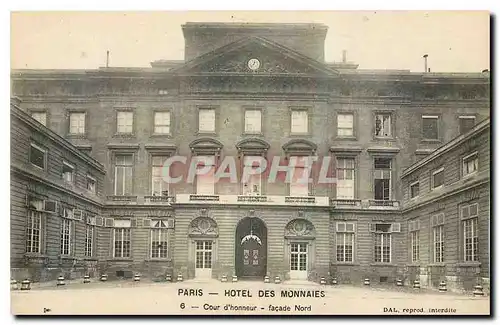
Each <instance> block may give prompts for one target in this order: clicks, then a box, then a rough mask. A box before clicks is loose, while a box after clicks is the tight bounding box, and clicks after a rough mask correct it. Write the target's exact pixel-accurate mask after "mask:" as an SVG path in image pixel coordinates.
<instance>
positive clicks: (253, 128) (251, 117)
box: [245, 110, 262, 133]
mask: <svg viewBox="0 0 500 325" xmlns="http://www.w3.org/2000/svg"><path fill="white" fill-rule="evenodd" d="M261 124H262V122H261V111H260V110H246V111H245V132H255V133H258V132H261Z"/></svg>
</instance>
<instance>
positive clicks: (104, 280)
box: [101, 274, 108, 282]
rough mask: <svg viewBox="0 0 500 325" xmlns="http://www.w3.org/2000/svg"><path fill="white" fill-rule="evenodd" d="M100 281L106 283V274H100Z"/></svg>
mask: <svg viewBox="0 0 500 325" xmlns="http://www.w3.org/2000/svg"><path fill="white" fill-rule="evenodd" d="M101 281H102V282H106V281H108V275H107V274H101Z"/></svg>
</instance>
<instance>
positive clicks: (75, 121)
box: [69, 113, 86, 134]
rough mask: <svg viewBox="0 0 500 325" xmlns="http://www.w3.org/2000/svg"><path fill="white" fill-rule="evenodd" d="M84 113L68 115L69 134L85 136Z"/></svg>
mask: <svg viewBox="0 0 500 325" xmlns="http://www.w3.org/2000/svg"><path fill="white" fill-rule="evenodd" d="M85 115H86V114H85V113H69V133H70V134H85Z"/></svg>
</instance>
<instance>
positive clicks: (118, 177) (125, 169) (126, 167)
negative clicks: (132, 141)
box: [115, 155, 133, 195]
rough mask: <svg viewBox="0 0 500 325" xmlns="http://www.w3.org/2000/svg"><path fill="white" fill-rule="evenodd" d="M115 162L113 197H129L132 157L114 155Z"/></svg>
mask: <svg viewBox="0 0 500 325" xmlns="http://www.w3.org/2000/svg"><path fill="white" fill-rule="evenodd" d="M115 160H116V162H115V195H131V194H132V170H133V169H132V168H133V163H132V160H133V155H116V156H115Z"/></svg>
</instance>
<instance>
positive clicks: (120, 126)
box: [116, 112, 134, 134]
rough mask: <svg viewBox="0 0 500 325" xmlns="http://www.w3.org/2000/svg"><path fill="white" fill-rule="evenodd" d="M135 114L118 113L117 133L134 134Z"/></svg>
mask: <svg viewBox="0 0 500 325" xmlns="http://www.w3.org/2000/svg"><path fill="white" fill-rule="evenodd" d="M133 126H134V112H116V132H117V133H122V134H131V133H133Z"/></svg>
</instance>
